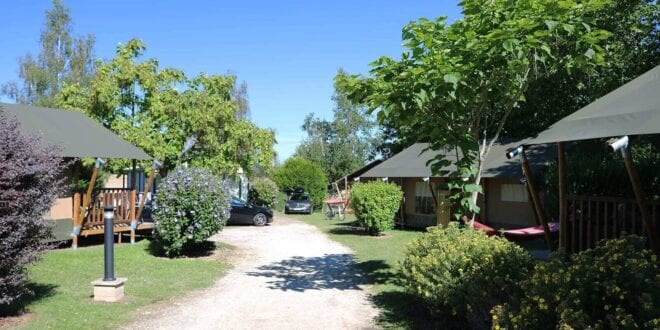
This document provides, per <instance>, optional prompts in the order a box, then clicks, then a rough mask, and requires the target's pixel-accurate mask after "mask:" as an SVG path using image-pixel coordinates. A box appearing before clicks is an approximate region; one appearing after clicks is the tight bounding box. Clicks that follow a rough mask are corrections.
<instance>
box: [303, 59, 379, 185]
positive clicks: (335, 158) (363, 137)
mask: <svg viewBox="0 0 660 330" xmlns="http://www.w3.org/2000/svg"><path fill="white" fill-rule="evenodd" d="M344 75H346V73H345V72H344V71H343V70H339V73H338V76H344ZM335 89H336V86H335ZM332 100H333V101H334V102H335V108H334V110H333V113H334V118H333V119H332V121H328V120H322V119H319V118H317V117H315V116H314V114H313V113H311V114H309V115H307V117H305V122H304V124H303V125H302V129H303V130H304V131H305V132H306V133H307V138H306V139H305V140H304V141H303V142H302V143H301V144H300V145H299V146H298V147H297V148H296V153H295V155H296V156H298V157H302V158H305V159H308V160H310V161H312V162H315V163H317V164H320V165H321V167H322V168H323V171H324V172H325V175H326V176H327V177H328V178H329V179H330V180H333V181H334V180H337V179H339V178H341V177H342V176H344V175H346V174H349V173H351V172H353V171H355V170H357V169H359V168H361V167H362V166H364V164H365V163H366V161H367V160H369V159H370V158H372V157H374V156H375V147H376V145H377V144H378V139H377V135H376V134H375V130H374V129H375V127H376V124H375V122H374V120H373V119H372V118H371V116H369V115H368V114H366V109H365V108H364V107H360V106H358V105H356V104H354V103H352V102H351V101H350V100H349V99H348V97H347V95H346V94H345V93H342V92H340V91H338V90H336V91H335V94H334V95H333V97H332Z"/></svg>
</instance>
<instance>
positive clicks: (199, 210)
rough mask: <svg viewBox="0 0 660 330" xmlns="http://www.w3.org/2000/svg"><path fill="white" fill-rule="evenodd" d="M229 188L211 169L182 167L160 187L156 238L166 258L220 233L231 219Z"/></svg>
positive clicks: (157, 204)
mask: <svg viewBox="0 0 660 330" xmlns="http://www.w3.org/2000/svg"><path fill="white" fill-rule="evenodd" d="M229 198H230V194H229V187H228V186H227V184H226V183H225V182H224V181H222V180H221V179H220V178H219V177H217V176H215V175H213V174H212V173H211V172H210V171H209V170H207V169H201V168H192V169H188V168H182V169H176V170H175V171H173V172H172V173H170V174H169V175H168V176H167V177H166V178H165V180H164V181H163V182H162V183H161V184H160V185H159V187H158V194H157V195H156V198H155V203H154V220H155V221H156V239H157V240H158V242H159V243H160V244H161V245H162V248H163V250H164V252H165V255H167V256H170V257H173V256H178V255H181V254H182V253H184V252H186V251H187V250H190V249H192V248H194V247H196V246H199V245H200V244H202V243H204V241H205V240H206V239H207V238H209V237H211V236H212V235H214V234H216V233H218V232H219V231H220V230H222V228H223V227H224V225H225V223H226V222H227V219H229V211H230V208H231V207H230V204H229Z"/></svg>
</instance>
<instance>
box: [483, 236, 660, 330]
mask: <svg viewBox="0 0 660 330" xmlns="http://www.w3.org/2000/svg"><path fill="white" fill-rule="evenodd" d="M643 247H644V240H643V239H642V238H640V237H637V236H627V237H624V238H620V239H614V240H607V241H601V242H599V243H598V245H597V246H596V248H594V249H591V250H586V251H583V252H580V253H578V254H575V255H574V256H572V258H571V259H570V260H566V258H565V256H563V255H560V254H556V255H554V256H553V257H552V258H551V260H550V261H549V262H547V263H539V264H538V265H537V266H536V267H535V269H534V271H533V274H532V276H531V277H530V279H529V280H528V281H526V282H525V283H524V284H523V287H524V289H525V291H524V292H525V296H524V297H523V298H522V299H521V300H520V301H519V302H517V303H516V302H511V303H508V304H504V305H502V306H498V307H497V308H495V309H494V310H493V324H495V326H496V327H501V328H510V329H516V328H523V329H556V328H562V329H568V328H573V329H586V328H592V329H632V328H647V329H658V328H659V327H660V265H659V262H658V257H657V256H656V255H654V254H653V252H651V251H649V250H645V249H644V248H643Z"/></svg>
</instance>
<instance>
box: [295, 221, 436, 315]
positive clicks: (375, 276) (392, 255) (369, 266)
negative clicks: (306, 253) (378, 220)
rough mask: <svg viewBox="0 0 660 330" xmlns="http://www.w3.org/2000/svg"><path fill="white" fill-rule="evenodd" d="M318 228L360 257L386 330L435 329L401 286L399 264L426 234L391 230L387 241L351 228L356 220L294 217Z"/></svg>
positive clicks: (419, 304)
mask: <svg viewBox="0 0 660 330" xmlns="http://www.w3.org/2000/svg"><path fill="white" fill-rule="evenodd" d="M291 217H293V218H295V219H298V220H302V221H304V222H307V223H309V224H312V225H314V226H316V227H318V228H319V229H320V230H321V231H323V232H325V233H327V234H328V235H329V236H330V238H332V239H333V240H335V241H337V242H340V243H342V244H344V245H346V246H348V247H349V248H351V249H352V250H353V251H354V252H355V255H356V256H357V266H358V268H359V269H360V270H361V271H363V272H364V273H365V274H367V275H368V276H369V278H370V280H371V284H372V285H373V287H372V289H371V294H372V295H373V297H374V301H375V303H376V305H377V306H378V307H380V308H381V309H382V311H383V314H382V315H381V318H380V319H379V320H378V323H379V325H380V326H383V327H386V328H391V327H395V328H432V327H435V326H436V325H435V324H432V323H430V322H431V321H430V317H429V316H428V313H427V311H426V309H425V308H424V306H423V305H422V303H421V302H420V301H418V300H417V299H416V298H415V297H413V296H412V295H409V294H407V293H405V292H404V290H403V288H402V287H401V286H400V285H399V284H398V283H397V281H396V278H397V274H396V273H397V268H398V266H397V262H398V261H399V260H402V259H403V257H404V250H405V246H406V245H407V244H408V243H409V242H410V241H412V240H413V239H415V238H416V237H418V236H419V235H421V234H422V233H423V231H414V230H391V231H388V232H386V235H385V236H384V237H372V236H369V235H365V234H364V233H363V232H362V231H361V230H359V229H355V228H354V227H352V226H351V224H352V222H353V221H354V220H355V218H354V217H353V216H352V215H348V216H347V217H346V220H344V221H341V222H340V221H337V220H325V216H324V215H323V214H321V213H313V214H311V215H291Z"/></svg>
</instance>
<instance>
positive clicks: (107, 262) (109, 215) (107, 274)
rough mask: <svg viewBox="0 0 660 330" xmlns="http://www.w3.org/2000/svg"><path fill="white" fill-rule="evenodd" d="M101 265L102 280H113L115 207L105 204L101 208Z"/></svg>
mask: <svg viewBox="0 0 660 330" xmlns="http://www.w3.org/2000/svg"><path fill="white" fill-rule="evenodd" d="M103 220H104V224H103V227H104V230H103V235H104V239H103V249H104V253H103V266H104V273H103V274H104V275H103V280H104V281H106V282H107V281H114V280H115V249H114V246H115V244H114V243H115V236H114V232H113V229H114V220H115V208H114V207H113V206H112V205H106V206H105V208H104V209H103Z"/></svg>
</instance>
